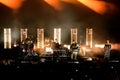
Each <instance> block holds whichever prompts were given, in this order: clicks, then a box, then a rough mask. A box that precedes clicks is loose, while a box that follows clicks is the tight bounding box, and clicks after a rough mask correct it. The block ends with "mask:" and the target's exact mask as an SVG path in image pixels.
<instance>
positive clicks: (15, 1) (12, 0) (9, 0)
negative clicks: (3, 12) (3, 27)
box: [0, 0, 23, 9]
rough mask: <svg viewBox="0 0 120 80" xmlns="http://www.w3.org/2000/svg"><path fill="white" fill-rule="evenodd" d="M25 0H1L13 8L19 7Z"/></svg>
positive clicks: (0, 0)
mask: <svg viewBox="0 0 120 80" xmlns="http://www.w3.org/2000/svg"><path fill="white" fill-rule="evenodd" d="M22 1H23V0H0V2H1V3H2V4H4V5H6V6H8V7H10V8H12V9H18V8H19V7H20V6H21V4H22Z"/></svg>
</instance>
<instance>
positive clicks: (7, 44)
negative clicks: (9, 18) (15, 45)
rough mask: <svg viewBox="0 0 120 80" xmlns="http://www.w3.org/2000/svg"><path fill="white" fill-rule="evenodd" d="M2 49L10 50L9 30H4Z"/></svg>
mask: <svg viewBox="0 0 120 80" xmlns="http://www.w3.org/2000/svg"><path fill="white" fill-rule="evenodd" d="M4 48H5V49H10V48H11V29H10V28H4Z"/></svg>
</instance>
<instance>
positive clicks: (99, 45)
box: [95, 44, 104, 48]
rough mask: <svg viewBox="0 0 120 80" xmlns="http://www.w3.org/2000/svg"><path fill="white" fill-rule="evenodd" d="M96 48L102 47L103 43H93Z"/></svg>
mask: <svg viewBox="0 0 120 80" xmlns="http://www.w3.org/2000/svg"><path fill="white" fill-rule="evenodd" d="M95 47H96V48H104V44H95Z"/></svg>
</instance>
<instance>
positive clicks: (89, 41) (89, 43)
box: [86, 28, 93, 48]
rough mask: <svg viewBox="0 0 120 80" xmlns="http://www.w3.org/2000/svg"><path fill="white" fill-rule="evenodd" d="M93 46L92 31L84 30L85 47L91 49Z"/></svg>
mask: <svg viewBox="0 0 120 80" xmlns="http://www.w3.org/2000/svg"><path fill="white" fill-rule="evenodd" d="M92 44H93V29H92V28H86V45H87V46H90V48H92V46H93V45H92Z"/></svg>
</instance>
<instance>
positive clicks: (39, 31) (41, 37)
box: [37, 28, 44, 48]
mask: <svg viewBox="0 0 120 80" xmlns="http://www.w3.org/2000/svg"><path fill="white" fill-rule="evenodd" d="M37 48H44V29H39V28H38V29H37Z"/></svg>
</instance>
